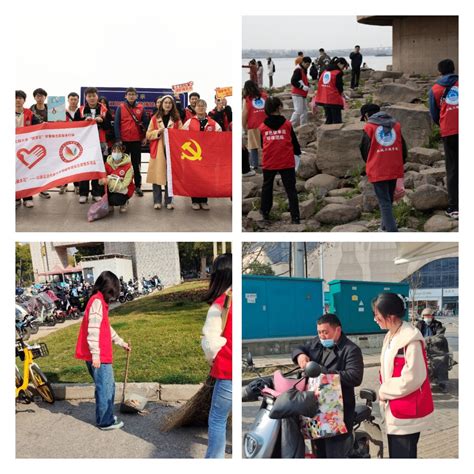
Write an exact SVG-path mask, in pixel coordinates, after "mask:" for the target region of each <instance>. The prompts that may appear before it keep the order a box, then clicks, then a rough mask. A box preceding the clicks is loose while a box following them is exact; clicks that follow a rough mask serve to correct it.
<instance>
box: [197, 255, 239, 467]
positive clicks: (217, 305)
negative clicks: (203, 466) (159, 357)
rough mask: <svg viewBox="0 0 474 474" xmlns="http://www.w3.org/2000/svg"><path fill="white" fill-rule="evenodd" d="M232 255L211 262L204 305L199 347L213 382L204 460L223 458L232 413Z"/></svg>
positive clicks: (222, 256)
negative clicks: (206, 305) (206, 304)
mask: <svg viewBox="0 0 474 474" xmlns="http://www.w3.org/2000/svg"><path fill="white" fill-rule="evenodd" d="M231 286H232V255H231V254H228V253H226V254H223V255H220V256H219V257H217V258H216V259H215V260H214V264H213V266H212V272H211V281H210V284H209V290H208V292H207V294H206V301H207V302H208V303H209V304H210V308H209V311H208V312H207V316H206V322H205V324H204V327H203V330H202V333H203V338H202V341H201V345H202V348H203V351H204V354H205V357H206V359H207V361H208V362H209V364H210V365H211V372H210V375H211V377H213V378H215V384H214V389H213V391H212V400H211V408H210V411H209V418H208V425H209V431H208V436H209V442H208V447H207V452H206V456H205V457H206V458H223V457H224V455H225V443H226V429H227V418H228V416H229V413H230V411H231V409H232V300H231V297H230V291H231Z"/></svg>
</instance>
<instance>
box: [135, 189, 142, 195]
mask: <svg viewBox="0 0 474 474" xmlns="http://www.w3.org/2000/svg"><path fill="white" fill-rule="evenodd" d="M135 194H136V195H137V196H140V197H143V191H142V190H141V188H137V189H135Z"/></svg>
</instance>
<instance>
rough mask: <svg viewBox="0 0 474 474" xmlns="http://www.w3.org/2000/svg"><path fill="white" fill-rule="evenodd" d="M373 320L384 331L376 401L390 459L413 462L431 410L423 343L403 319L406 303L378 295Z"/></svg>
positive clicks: (392, 297) (397, 298)
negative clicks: (381, 416) (384, 429)
mask: <svg viewBox="0 0 474 474" xmlns="http://www.w3.org/2000/svg"><path fill="white" fill-rule="evenodd" d="M373 311H374V320H375V322H376V323H377V324H378V325H379V327H380V328H381V329H383V330H386V331H387V334H386V336H385V339H384V341H383V346H382V353H381V355H380V382H381V385H380V389H379V401H380V404H381V409H382V411H383V412H384V415H385V426H386V429H387V436H388V453H389V456H390V457H391V458H416V457H417V445H418V440H419V439H420V433H421V431H423V430H426V429H427V428H428V427H429V425H430V421H431V413H432V412H433V410H434V405H433V397H432V394H431V386H430V380H429V376H428V366H427V359H426V349H425V341H424V338H423V335H422V334H421V332H420V331H419V330H418V329H416V328H415V327H413V326H412V325H411V324H410V323H408V322H407V321H404V316H405V314H406V311H407V304H406V300H405V298H404V297H403V296H402V295H398V294H395V293H381V294H380V295H378V297H377V298H376V299H375V300H374V302H373Z"/></svg>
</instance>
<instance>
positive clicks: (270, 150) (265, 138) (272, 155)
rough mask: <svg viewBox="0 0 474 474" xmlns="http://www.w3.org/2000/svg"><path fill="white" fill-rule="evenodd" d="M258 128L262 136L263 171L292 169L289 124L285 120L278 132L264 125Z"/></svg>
mask: <svg viewBox="0 0 474 474" xmlns="http://www.w3.org/2000/svg"><path fill="white" fill-rule="evenodd" d="M258 128H259V130H260V133H261V134H262V168H263V169H265V170H282V169H287V168H294V167H295V155H294V150H293V142H292V140H291V130H292V126H291V122H290V121H288V120H286V121H285V123H284V124H283V125H282V126H281V127H280V128H279V129H278V130H273V129H272V128H270V127H268V126H267V125H265V123H262V124H261V125H260V127H258Z"/></svg>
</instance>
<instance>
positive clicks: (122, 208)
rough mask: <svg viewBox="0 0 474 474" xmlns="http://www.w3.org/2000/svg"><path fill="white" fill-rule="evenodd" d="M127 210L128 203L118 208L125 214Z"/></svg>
mask: <svg viewBox="0 0 474 474" xmlns="http://www.w3.org/2000/svg"><path fill="white" fill-rule="evenodd" d="M127 209H128V201H127V202H126V203H125V204H124V205H123V206H120V212H127Z"/></svg>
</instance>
